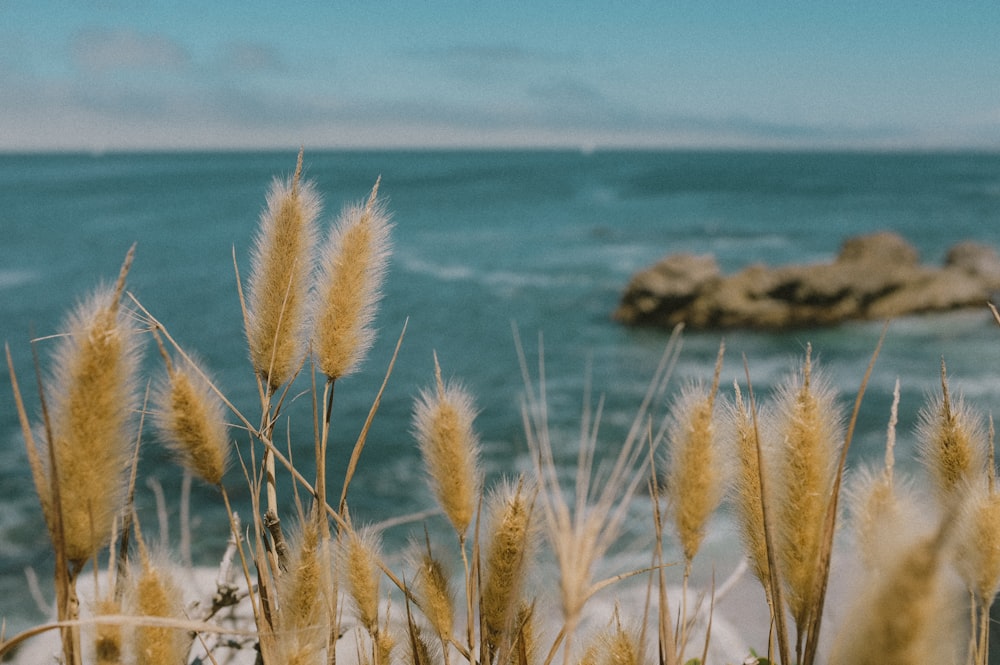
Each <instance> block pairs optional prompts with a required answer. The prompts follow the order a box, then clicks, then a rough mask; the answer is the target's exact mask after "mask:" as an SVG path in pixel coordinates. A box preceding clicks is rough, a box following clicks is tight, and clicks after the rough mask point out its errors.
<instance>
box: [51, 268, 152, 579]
mask: <svg viewBox="0 0 1000 665" xmlns="http://www.w3.org/2000/svg"><path fill="white" fill-rule="evenodd" d="M120 284H121V282H120ZM120 288H121V287H120V286H119V287H118V288H117V289H111V288H104V289H100V290H98V291H97V293H95V294H94V295H93V296H92V297H91V298H90V299H89V300H88V301H86V302H84V303H83V304H81V305H80V306H79V307H77V308H76V310H75V311H74V312H73V313H72V314H71V315H70V317H69V319H68V322H67V324H66V328H65V330H66V334H65V335H64V336H63V337H61V338H60V340H59V343H58V347H57V349H56V351H55V354H54V369H53V374H52V377H51V380H50V381H49V385H48V403H49V406H50V414H51V425H52V441H50V442H49V445H51V447H52V452H53V456H54V458H55V462H56V467H57V469H58V480H59V493H60V503H61V505H60V506H59V508H58V510H59V511H60V512H61V514H62V527H63V536H64V542H65V547H66V554H67V556H68V557H69V559H71V560H73V561H84V560H86V559H88V558H89V557H90V556H92V555H94V554H96V552H97V551H98V550H99V549H100V548H102V547H103V546H104V545H105V544H106V543H107V542H108V540H109V538H110V537H111V531H112V525H113V522H114V519H115V516H116V515H117V514H118V511H119V510H120V509H121V506H122V501H123V499H124V488H125V480H126V479H125V472H126V469H127V467H128V462H129V460H130V457H131V452H132V447H133V443H134V422H133V421H134V419H133V413H134V411H135V409H136V392H135V390H134V384H135V376H136V368H137V365H138V344H137V340H136V333H135V330H134V329H133V328H132V326H131V325H130V322H129V319H128V316H127V314H126V313H125V312H124V311H123V310H122V308H121V307H120V306H119V298H120ZM49 473H50V478H49V491H51V489H50V488H51V483H52V481H53V478H52V477H51V469H50V470H49ZM40 493H41V494H45V496H42V497H41V498H42V504H43V508H44V510H45V513H46V517H47V519H48V522H49V527H50V530H51V529H53V528H54V523H53V513H52V506H51V500H50V499H51V496H50V495H48V492H47V491H46V492H40Z"/></svg>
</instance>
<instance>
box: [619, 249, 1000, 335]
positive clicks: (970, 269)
mask: <svg viewBox="0 0 1000 665" xmlns="http://www.w3.org/2000/svg"><path fill="white" fill-rule="evenodd" d="M997 293H1000V257H998V256H997V253H996V251H995V250H994V249H993V248H992V247H988V246H985V245H981V244H977V243H972V242H962V243H959V244H958V245H955V246H954V247H952V248H951V250H950V251H949V252H948V255H947V259H946V261H945V265H944V266H942V267H931V266H925V265H922V264H921V263H920V257H919V254H918V252H917V250H916V249H915V248H914V247H913V246H912V245H911V244H910V243H908V242H907V241H906V240H905V239H903V238H902V237H901V236H899V235H898V234H896V233H891V232H880V233H873V234H870V235H864V236H857V237H853V238H849V239H848V240H846V241H845V242H844V244H843V245H842V246H841V248H840V253H839V254H838V255H837V258H836V259H835V260H834V261H833V262H832V263H817V264H810V265H789V266H780V267H776V268H775V267H769V266H765V265H760V264H757V265H751V266H748V267H746V268H744V269H743V270H741V271H739V272H737V273H735V274H732V275H723V274H722V273H721V272H720V270H719V267H718V264H717V263H716V261H715V258H714V257H713V256H711V255H706V256H694V255H691V254H673V255H669V256H667V257H665V258H663V259H661V260H660V261H659V262H657V263H656V264H655V265H653V266H651V267H649V268H646V269H644V270H641V271H640V272H638V273H636V274H635V275H633V277H632V279H631V280H630V281H629V284H628V286H627V288H626V289H625V293H624V294H623V295H622V299H621V302H620V303H619V305H618V308H617V309H616V310H615V313H614V318H615V319H616V320H618V321H620V322H622V323H624V324H626V325H633V326H658V327H665V328H672V327H673V326H675V325H676V324H678V323H681V322H683V323H684V324H685V325H686V326H688V327H689V328H694V329H714V328H756V329H766V330H778V329H784V328H805V327H815V326H828V325H835V324H838V323H841V322H843V321H850V320H866V319H891V318H894V317H898V316H904V315H907V314H919V313H928V312H941V311H948V310H954V309H961V308H967V307H984V306H985V305H986V303H987V302H988V301H989V300H990V299H991V297H993V296H994V295H995V294H997Z"/></svg>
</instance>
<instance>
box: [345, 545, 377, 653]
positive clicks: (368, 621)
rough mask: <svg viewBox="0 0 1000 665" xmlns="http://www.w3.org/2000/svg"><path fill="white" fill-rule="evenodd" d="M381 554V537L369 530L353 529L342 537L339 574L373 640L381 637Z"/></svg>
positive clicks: (356, 613)
mask: <svg viewBox="0 0 1000 665" xmlns="http://www.w3.org/2000/svg"><path fill="white" fill-rule="evenodd" d="M380 550H381V544H380V540H379V538H378V534H377V533H376V532H375V531H374V530H372V529H370V528H365V529H361V530H360V531H356V530H354V529H351V530H347V531H344V532H342V534H341V538H340V570H341V573H342V574H343V575H344V577H345V578H346V582H347V591H348V593H350V596H351V599H352V600H353V601H354V611H355V615H356V616H357V619H358V621H360V622H361V625H362V626H364V628H365V630H367V631H368V632H369V634H371V635H372V636H375V635H378V628H379V625H378V601H379V581H380V580H381V577H382V572H381V569H380V567H379V564H380V561H381V554H380Z"/></svg>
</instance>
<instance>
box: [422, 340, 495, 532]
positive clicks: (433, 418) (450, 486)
mask: <svg viewBox="0 0 1000 665" xmlns="http://www.w3.org/2000/svg"><path fill="white" fill-rule="evenodd" d="M434 374H435V378H436V389H435V390H434V391H430V390H424V391H422V392H421V393H420V396H419V398H418V399H417V401H416V404H415V406H414V411H413V430H414V434H415V436H416V438H417V442H418V443H419V444H420V452H421V453H422V455H423V458H424V465H425V466H426V468H427V475H428V479H429V480H430V483H431V488H432V489H433V491H434V494H435V496H436V497H437V500H438V503H439V504H440V505H441V508H442V509H443V510H444V513H445V515H446V516H447V517H448V519H449V520H450V521H451V524H452V526H453V527H454V528H455V531H456V532H457V533H458V535H459V538H464V537H465V532H466V530H467V529H468V527H469V523H470V522H471V521H472V517H473V515H474V514H475V511H476V500H477V497H478V494H479V469H478V459H479V440H478V437H477V436H476V432H475V430H474V429H473V427H472V422H473V420H474V419H475V416H476V409H475V406H474V405H473V402H472V397H471V396H470V395H469V393H467V392H466V391H465V389H464V388H462V387H461V386H460V385H456V384H445V383H444V381H443V380H442V379H441V367H440V366H439V365H438V362H437V355H435V356H434Z"/></svg>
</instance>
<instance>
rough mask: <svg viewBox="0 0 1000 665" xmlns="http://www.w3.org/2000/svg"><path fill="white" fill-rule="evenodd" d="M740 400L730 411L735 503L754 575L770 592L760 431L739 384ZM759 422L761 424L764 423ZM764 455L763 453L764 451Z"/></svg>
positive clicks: (741, 534)
mask: <svg viewBox="0 0 1000 665" xmlns="http://www.w3.org/2000/svg"><path fill="white" fill-rule="evenodd" d="M734 388H735V393H736V398H735V401H734V403H733V404H732V405H730V406H729V407H728V408H727V410H726V411H727V417H728V418H729V420H730V421H731V422H732V424H733V427H732V435H733V439H734V441H735V444H736V461H737V467H736V472H735V475H734V481H733V503H734V507H735V512H736V516H737V520H738V523H739V530H740V536H741V538H742V540H743V547H744V550H745V551H746V554H747V558H748V559H749V561H750V565H751V566H752V568H753V572H754V575H756V576H757V579H758V580H760V582H761V583H762V584H763V585H764V588H765V589H766V588H768V587H769V585H770V579H771V575H770V566H769V564H768V560H767V539H766V538H765V537H764V506H763V504H762V496H761V482H760V474H761V468H760V458H761V457H762V456H763V455H758V448H759V442H758V437H759V434H758V430H757V427H756V426H755V424H754V418H753V416H752V415H751V413H750V410H749V407H748V406H747V404H746V403H745V402H744V401H743V396H742V394H741V393H740V387H739V385H738V384H735V385H734ZM762 420H763V419H762V418H758V419H757V421H758V422H760V421H762ZM761 452H762V453H763V450H762V449H761Z"/></svg>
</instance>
